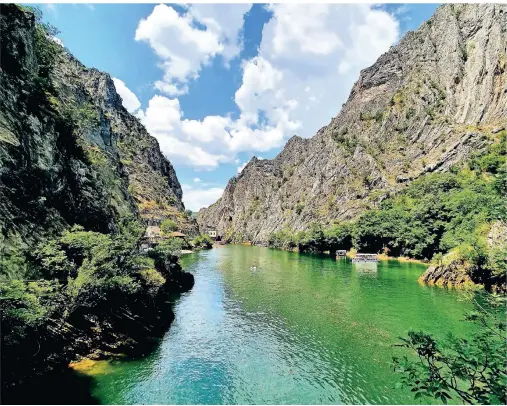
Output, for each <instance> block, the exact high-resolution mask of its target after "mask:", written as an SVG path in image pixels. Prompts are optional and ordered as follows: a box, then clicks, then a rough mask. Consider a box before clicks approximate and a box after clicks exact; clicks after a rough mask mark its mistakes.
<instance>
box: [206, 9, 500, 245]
mask: <svg viewBox="0 0 507 406" xmlns="http://www.w3.org/2000/svg"><path fill="white" fill-rule="evenodd" d="M506 32H507V6H505V5H500V4H497V5H493V4H481V5H479V4H467V5H451V4H448V5H444V6H441V7H440V8H439V9H438V10H437V11H436V13H435V15H434V16H433V17H432V18H431V19H430V20H428V21H427V22H426V23H424V24H423V25H422V26H421V27H420V28H419V29H418V30H417V31H415V32H409V33H407V34H406V35H405V36H404V38H403V39H402V40H401V41H400V42H399V44H397V45H396V46H394V47H392V48H391V49H390V50H389V51H388V52H387V53H385V54H384V55H382V56H381V57H380V58H379V59H378V60H377V62H376V63H375V64H374V65H373V66H371V67H369V68H367V69H364V70H363V71H361V74H360V77H359V79H358V81H357V82H356V83H355V85H354V86H353V88H352V91H351V93H350V96H349V98H348V100H347V102H346V103H345V104H344V106H343V108H342V110H341V111H340V113H339V114H338V115H337V116H336V117H335V118H334V119H333V120H332V121H331V123H330V124H329V125H327V126H326V127H323V128H322V129H320V130H319V131H318V132H317V134H316V135H315V136H314V137H313V138H311V139H302V138H299V137H297V136H294V137H293V138H291V139H290V140H289V141H288V143H287V145H286V146H285V148H284V149H283V151H282V152H281V153H280V154H279V155H278V156H277V157H276V158H275V159H273V160H258V159H256V158H255V157H254V158H252V160H251V161H250V162H249V163H248V165H247V166H246V167H245V168H244V169H243V171H242V173H241V174H239V175H238V176H236V177H234V178H232V179H231V180H230V181H229V184H228V185H227V187H226V189H225V191H224V194H223V196H222V197H221V198H220V199H219V200H218V201H217V202H216V203H214V204H213V205H211V206H210V207H208V208H206V209H203V210H201V211H200V213H199V216H198V222H199V223H200V224H202V225H211V226H214V227H216V228H217V229H218V232H219V233H220V234H222V235H226V236H227V237H228V238H230V239H232V240H251V241H255V242H261V241H266V240H267V237H268V235H269V234H270V233H271V232H273V231H279V230H282V229H284V228H289V229H293V230H302V229H305V228H306V227H307V226H308V224H309V223H311V222H313V221H318V222H320V223H322V224H328V223H329V222H331V221H332V220H347V219H351V218H353V217H355V216H357V215H358V214H359V213H360V212H361V211H363V210H364V209H367V208H370V207H374V206H375V205H376V204H377V203H378V202H379V201H381V200H382V199H383V197H385V196H387V195H388V194H390V193H394V192H396V191H397V190H399V189H400V188H403V186H404V185H406V184H407V182H410V181H411V180H413V179H416V178H417V177H419V176H421V175H422V174H425V173H428V172H432V171H445V170H448V169H449V168H450V167H451V166H452V165H453V164H454V163H457V162H459V161H462V160H463V159H465V158H467V157H468V156H469V154H470V153H471V152H472V151H476V150H480V149H481V148H483V147H484V146H485V145H487V144H488V143H489V142H491V141H490V140H491V139H492V138H493V137H494V134H495V133H497V132H499V131H501V130H502V129H503V128H505V126H506V124H507V66H506V65H507V34H506Z"/></svg>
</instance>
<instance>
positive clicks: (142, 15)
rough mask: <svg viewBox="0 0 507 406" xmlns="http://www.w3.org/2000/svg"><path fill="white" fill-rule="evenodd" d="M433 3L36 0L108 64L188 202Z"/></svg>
mask: <svg viewBox="0 0 507 406" xmlns="http://www.w3.org/2000/svg"><path fill="white" fill-rule="evenodd" d="M436 7H437V5H434V4H420V5H419V4H387V5H375V6H369V5H365V4H357V5H347V4H336V5H322V4H321V5H316V4H314V5H310V4H307V5H296V4H277V5H271V6H266V5H260V4H254V5H250V4H220V5H213V4H194V5H187V6H178V5H154V4H93V5H86V4H46V5H42V6H41V8H42V11H43V12H44V18H45V20H46V21H48V22H50V23H51V24H53V25H55V26H56V27H57V28H58V29H59V30H60V34H59V35H58V37H59V39H61V40H62V41H63V43H64V45H65V46H66V47H67V48H68V49H69V50H70V51H71V52H72V53H73V54H74V56H76V57H77V58H78V59H79V60H81V62H83V63H84V64H85V65H87V66H89V67H95V68H97V69H100V70H102V71H105V72H108V73H109V74H110V75H111V76H112V77H113V78H114V80H115V84H116V88H117V91H118V93H120V95H121V96H122V98H123V101H124V105H125V107H126V108H127V109H128V110H129V111H131V112H132V113H133V114H135V115H137V116H138V117H139V118H140V119H141V121H142V122H143V123H144V124H145V126H146V128H147V129H148V131H149V132H150V134H152V135H153V136H154V137H156V138H157V139H158V140H159V143H160V146H161V149H162V151H163V152H164V154H165V155H166V156H167V157H168V158H169V159H170V160H171V162H172V163H173V165H174V166H175V168H176V172H177V175H178V178H179V180H180V182H181V183H182V185H183V190H184V196H183V201H184V203H185V205H186V206H187V208H190V209H192V210H198V209H199V208H200V207H203V206H207V205H209V204H211V203H213V202H214V201H215V200H216V199H217V198H218V197H220V195H221V193H222V191H223V188H224V187H225V185H226V184H227V182H228V180H229V179H230V178H231V177H232V176H235V175H237V174H238V171H240V170H241V168H242V167H243V166H244V165H245V163H246V162H248V161H249V160H250V158H251V157H252V156H253V155H255V156H257V157H262V158H272V157H274V156H276V154H277V153H278V152H280V150H281V149H282V148H283V145H284V144H285V142H286V140H287V139H288V138H290V137H291V136H292V135H294V134H297V135H300V136H303V137H310V136H312V135H313V134H314V133H315V132H316V131H317V130H318V129H319V128H321V127H322V126H324V125H326V124H328V123H329V121H330V119H331V118H332V117H333V116H335V115H336V114H337V113H338V111H339V109H340V106H341V105H342V103H343V102H344V101H345V100H346V98H347V97H348V94H349V91H350V88H351V86H352V84H353V83H354V82H355V80H357V78H358V75H359V71H360V70H361V69H363V68H365V67H367V66H369V65H371V64H372V63H373V62H375V60H376V59H377V58H378V57H379V56H380V55H381V54H382V53H384V52H385V51H387V50H388V49H389V47H390V46H391V45H394V44H395V43H396V42H397V41H398V40H399V39H400V38H401V36H403V34H404V33H406V32H407V31H408V30H413V29H416V28H417V27H418V26H419V25H420V24H421V23H422V22H423V21H425V20H427V19H428V18H429V17H430V16H431V15H432V14H433V12H434V11H435V8H436Z"/></svg>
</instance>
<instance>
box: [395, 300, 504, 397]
mask: <svg viewBox="0 0 507 406" xmlns="http://www.w3.org/2000/svg"><path fill="white" fill-rule="evenodd" d="M485 299H486V300H484V298H481V299H480V300H477V299H474V302H475V307H476V310H475V311H473V312H470V313H468V314H467V315H466V320H467V321H470V322H473V323H476V324H478V326H479V329H477V330H476V332H475V333H474V334H473V335H471V336H470V337H466V338H457V337H454V336H452V335H451V336H449V338H448V339H447V340H445V342H442V343H438V342H437V341H435V339H434V338H433V337H431V336H430V335H428V334H425V333H423V332H409V334H408V337H407V338H402V339H401V340H402V343H401V344H400V345H399V346H400V347H404V348H407V349H409V350H411V353H413V355H416V356H417V357H407V356H405V357H403V358H401V359H400V358H394V360H393V361H394V370H395V371H396V372H398V373H400V374H401V382H400V384H401V385H404V386H407V387H409V388H411V390H412V392H414V396H415V399H418V398H421V397H428V398H434V399H438V400H441V401H442V402H444V403H447V400H448V399H453V398H459V399H460V400H462V401H463V402H466V403H470V404H473V403H479V404H506V403H507V358H506V356H505V355H506V354H507V330H506V327H507V325H506V321H505V296H494V295H488V296H487V297H486V298H485ZM481 302H482V303H481Z"/></svg>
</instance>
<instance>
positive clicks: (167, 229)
mask: <svg viewBox="0 0 507 406" xmlns="http://www.w3.org/2000/svg"><path fill="white" fill-rule="evenodd" d="M177 229H178V225H177V224H176V222H175V221H174V220H171V219H165V220H164V221H162V223H161V224H160V230H161V231H162V232H163V233H164V234H169V233H172V232H173V231H176V230H177Z"/></svg>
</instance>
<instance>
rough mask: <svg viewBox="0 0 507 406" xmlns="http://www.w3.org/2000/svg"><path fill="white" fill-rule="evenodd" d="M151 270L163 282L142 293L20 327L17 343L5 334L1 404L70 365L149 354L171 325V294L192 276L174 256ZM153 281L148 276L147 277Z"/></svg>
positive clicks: (110, 297) (114, 294) (113, 296)
mask: <svg viewBox="0 0 507 406" xmlns="http://www.w3.org/2000/svg"><path fill="white" fill-rule="evenodd" d="M156 269H157V271H158V272H159V273H160V274H159V275H161V276H160V277H161V278H162V280H161V281H159V280H158V279H154V280H153V281H152V282H149V283H148V284H147V286H146V287H145V288H144V289H138V290H137V291H136V292H130V293H129V292H121V291H117V290H116V291H115V290H110V291H109V292H108V294H107V296H105V297H103V298H101V299H99V300H97V301H96V302H95V303H94V304H93V306H82V307H78V308H76V309H74V310H73V311H72V313H70V314H69V315H67V316H65V314H63V316H60V317H59V318H58V315H57V314H55V316H53V318H49V319H48V320H47V322H46V323H44V324H41V325H40V326H38V327H37V328H25V330H24V332H23V335H22V336H21V339H14V337H13V334H9V335H7V334H5V333H4V334H3V336H2V399H4V398H6V399H9V398H10V392H11V391H14V392H15V391H16V387H17V386H19V385H20V384H22V383H24V382H26V381H27V380H30V379H34V378H36V377H40V376H43V375H46V374H48V373H50V372H52V373H54V372H58V371H62V370H64V369H66V368H67V367H68V366H69V364H70V363H73V362H79V361H83V360H87V359H88V360H95V361H97V360H104V359H110V358H117V357H119V356H123V355H124V354H128V355H129V356H140V355H145V354H147V353H149V352H150V351H151V350H152V349H153V346H154V345H156V343H157V342H158V340H159V338H160V337H161V336H162V335H163V334H164V332H165V331H167V329H168V328H169V326H170V325H171V323H172V322H173V320H174V317H175V315H174V312H173V310H172V306H171V295H173V294H178V293H183V292H186V291H188V290H190V289H191V288H192V287H193V285H194V277H193V275H192V274H190V273H188V272H185V271H183V269H182V267H181V266H180V264H179V262H178V258H177V257H175V256H171V257H167V258H165V259H164V260H158V261H156ZM141 272H142V271H141ZM156 276H157V274H155V273H153V272H151V273H149V276H147V278H155V277H156ZM147 280H149V279H147ZM160 282H162V284H160ZM150 283H151V287H150ZM154 286H156V290H154Z"/></svg>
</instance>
